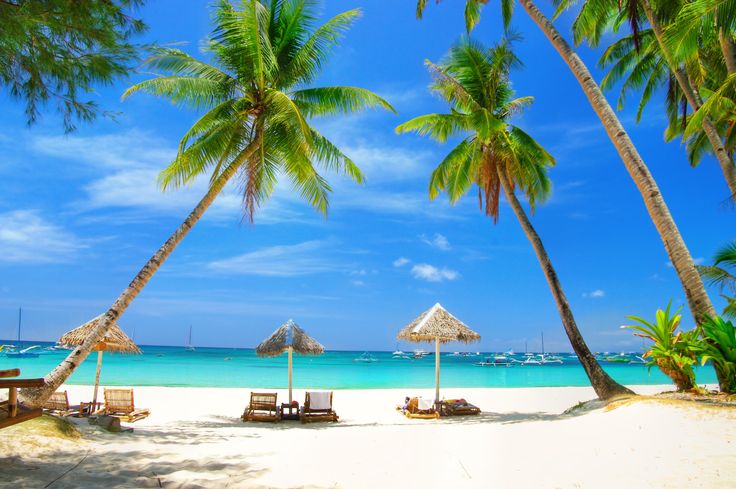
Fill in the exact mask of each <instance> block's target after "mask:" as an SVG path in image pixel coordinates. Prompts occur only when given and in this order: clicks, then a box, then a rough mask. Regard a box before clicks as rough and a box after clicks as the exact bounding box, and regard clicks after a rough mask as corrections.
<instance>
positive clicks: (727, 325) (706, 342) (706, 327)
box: [699, 316, 736, 394]
mask: <svg viewBox="0 0 736 489" xmlns="http://www.w3.org/2000/svg"><path fill="white" fill-rule="evenodd" d="M699 329H700V335H701V336H702V338H703V341H702V345H701V349H702V356H701V362H702V364H705V362H707V361H708V360H710V361H711V362H713V366H714V367H715V368H716V370H718V372H719V373H720V375H721V377H722V379H723V380H725V382H721V390H722V391H723V392H726V393H729V394H731V393H734V392H736V327H735V326H734V325H733V323H731V321H726V320H725V319H723V318H722V317H718V316H717V317H715V318H711V317H708V318H706V320H705V321H703V323H702V324H701V325H700V328H699Z"/></svg>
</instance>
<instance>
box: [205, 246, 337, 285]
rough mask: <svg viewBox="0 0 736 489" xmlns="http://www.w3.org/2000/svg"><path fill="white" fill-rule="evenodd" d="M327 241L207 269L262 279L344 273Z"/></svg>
mask: <svg viewBox="0 0 736 489" xmlns="http://www.w3.org/2000/svg"><path fill="white" fill-rule="evenodd" d="M334 244H335V243H334V242H333V241H331V240H313V241H304V242H302V243H298V244H293V245H277V246H270V247H267V248H261V249H260V250H256V251H251V252H249V253H244V254H242V255H238V256H234V257H232V258H226V259H223V260H216V261H212V262H210V263H208V264H207V269H209V270H211V271H213V272H218V273H222V274H233V275H258V276H262V277H297V276H302V275H312V274H317V273H327V272H345V271H348V267H347V266H346V265H345V264H343V263H340V262H338V261H337V260H336V259H335V258H334V253H332V252H331V251H330V250H331V248H333V246H334Z"/></svg>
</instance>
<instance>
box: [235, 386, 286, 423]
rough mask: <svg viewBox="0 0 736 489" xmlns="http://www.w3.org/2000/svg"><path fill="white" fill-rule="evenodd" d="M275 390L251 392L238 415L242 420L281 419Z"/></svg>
mask: <svg viewBox="0 0 736 489" xmlns="http://www.w3.org/2000/svg"><path fill="white" fill-rule="evenodd" d="M276 397H277V394H276V393H275V392H273V393H271V392H268V393H264V392H251V393H250V402H249V403H248V405H247V406H246V408H245V411H243V415H242V416H241V417H240V418H241V419H242V420H243V421H272V422H279V421H281V411H280V408H279V406H278V404H277V403H276Z"/></svg>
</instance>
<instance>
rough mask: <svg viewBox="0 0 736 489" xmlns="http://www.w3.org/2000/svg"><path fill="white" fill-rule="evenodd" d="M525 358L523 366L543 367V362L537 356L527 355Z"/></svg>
mask: <svg viewBox="0 0 736 489" xmlns="http://www.w3.org/2000/svg"><path fill="white" fill-rule="evenodd" d="M524 356H525V357H526V358H524V360H522V362H521V364H522V365H542V362H540V361H539V360H538V359H537V357H536V355H534V354H533V353H527V354H525V355H524Z"/></svg>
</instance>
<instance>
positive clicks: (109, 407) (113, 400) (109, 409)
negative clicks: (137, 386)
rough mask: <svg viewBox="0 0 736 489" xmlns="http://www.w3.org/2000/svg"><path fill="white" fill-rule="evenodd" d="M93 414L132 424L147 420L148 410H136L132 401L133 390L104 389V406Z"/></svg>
mask: <svg viewBox="0 0 736 489" xmlns="http://www.w3.org/2000/svg"><path fill="white" fill-rule="evenodd" d="M95 414H104V415H107V416H113V417H115V418H120V420H121V421H127V422H129V423H134V422H136V421H138V420H141V419H143V418H147V417H148V415H149V414H151V412H150V411H149V410H148V409H136V408H135V402H134V401H133V389H105V405H104V406H103V407H102V409H99V410H97V411H95Z"/></svg>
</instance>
